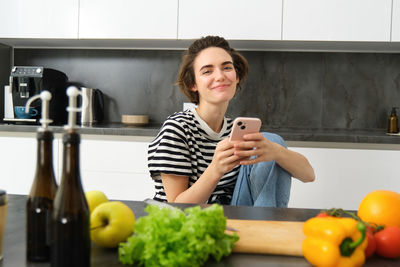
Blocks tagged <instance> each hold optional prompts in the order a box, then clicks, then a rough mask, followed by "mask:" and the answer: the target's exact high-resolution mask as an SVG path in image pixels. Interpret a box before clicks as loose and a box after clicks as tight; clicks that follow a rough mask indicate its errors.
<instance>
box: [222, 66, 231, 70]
mask: <svg viewBox="0 0 400 267" xmlns="http://www.w3.org/2000/svg"><path fill="white" fill-rule="evenodd" d="M231 69H233V68H232V67H231V66H225V67H224V70H231Z"/></svg>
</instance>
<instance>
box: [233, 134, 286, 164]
mask: <svg viewBox="0 0 400 267" xmlns="http://www.w3.org/2000/svg"><path fill="white" fill-rule="evenodd" d="M243 139H244V141H241V142H236V143H235V144H234V148H235V152H234V154H235V155H236V156H238V157H241V158H244V160H242V161H240V164H241V165H250V164H255V163H258V162H261V161H271V160H275V161H276V158H277V157H278V153H279V152H280V149H281V148H283V147H282V146H280V145H279V144H277V143H274V142H271V141H269V140H268V139H266V138H265V137H264V136H263V135H262V134H261V133H254V134H246V135H244V136H243ZM254 156H256V157H254ZM251 157H252V158H251ZM246 158H247V159H246Z"/></svg>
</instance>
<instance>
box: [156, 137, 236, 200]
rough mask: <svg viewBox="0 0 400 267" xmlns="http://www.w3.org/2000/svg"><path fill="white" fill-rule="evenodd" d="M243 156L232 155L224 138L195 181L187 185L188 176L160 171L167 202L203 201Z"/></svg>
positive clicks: (232, 151)
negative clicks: (209, 162)
mask: <svg viewBox="0 0 400 267" xmlns="http://www.w3.org/2000/svg"><path fill="white" fill-rule="evenodd" d="M241 160H243V158H241V157H239V156H236V155H234V147H233V144H232V143H230V142H229V140H228V138H225V139H224V140H222V141H221V142H219V143H218V145H217V147H216V149H215V152H214V156H213V159H212V162H211V164H210V165H209V166H208V167H207V169H206V170H205V171H204V173H203V174H202V175H201V176H200V177H199V178H198V179H197V181H196V182H195V183H194V184H193V185H192V186H191V187H188V186H189V177H187V176H178V175H172V174H165V173H161V180H162V183H163V186H164V191H165V194H166V195H167V200H168V202H179V203H199V204H201V203H205V202H206V201H207V200H208V199H209V198H210V195H211V193H212V192H213V191H214V189H215V187H216V186H217V184H218V182H219V180H220V179H221V177H222V176H223V175H224V174H225V173H227V172H229V171H231V170H232V169H233V168H234V167H235V166H237V165H238V164H239V162H240V161H241Z"/></svg>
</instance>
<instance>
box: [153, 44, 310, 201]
mask: <svg viewBox="0 0 400 267" xmlns="http://www.w3.org/2000/svg"><path fill="white" fill-rule="evenodd" d="M247 73H248V63H247V61H246V59H245V58H244V57H243V56H241V55H240V54H239V53H238V52H237V51H235V50H234V49H233V48H231V47H230V46H229V44H228V42H227V41H226V40H225V39H224V38H222V37H217V36H207V37H204V38H201V39H198V40H196V41H195V42H194V43H193V44H192V45H191V46H190V47H189V49H188V50H187V51H186V53H185V54H184V56H183V58H182V62H181V66H180V69H179V73H178V79H177V85H178V86H179V88H180V89H181V90H182V91H183V92H184V93H185V95H186V96H187V97H188V98H189V100H190V101H191V102H193V103H195V104H197V105H198V106H197V108H192V109H188V110H185V111H181V112H176V113H174V114H173V115H171V116H169V117H168V118H167V120H166V121H165V122H164V124H163V126H162V128H161V130H160V132H159V134H158V135H157V137H156V138H155V139H154V141H153V142H152V143H151V144H150V145H149V151H148V153H149V157H148V162H149V170H150V174H151V176H152V178H153V179H154V181H155V187H156V194H155V197H154V199H156V200H159V201H168V202H182V203H220V204H231V205H255V206H279V207H284V206H287V203H288V201H289V194H290V185H291V176H293V177H296V178H298V179H299V180H301V181H303V182H308V181H313V180H314V171H313V169H312V167H311V165H310V164H309V162H308V161H307V159H306V158H305V157H304V156H302V155H301V154H299V153H296V152H294V151H290V150H289V149H287V148H286V145H285V143H284V141H283V139H282V138H281V137H280V136H278V135H276V134H272V133H256V134H248V135H245V136H244V138H245V141H243V142H239V143H238V142H230V141H229V138H228V137H229V134H230V131H231V128H232V119H230V118H227V117H225V113H226V110H227V108H228V105H229V102H230V100H231V99H232V98H233V97H234V95H235V93H236V90H238V89H240V88H241V85H242V84H243V82H244V80H245V79H246V77H247ZM253 148H254V149H253Z"/></svg>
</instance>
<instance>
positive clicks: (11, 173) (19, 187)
mask: <svg viewBox="0 0 400 267" xmlns="http://www.w3.org/2000/svg"><path fill="white" fill-rule="evenodd" d="M0 147H1V153H0V166H1V178H0V188H1V189H4V190H6V191H7V193H9V194H21V195H27V194H29V191H30V188H31V186H32V182H33V178H34V176H35V170H36V159H37V140H36V138H35V137H8V136H1V137H0ZM58 151H59V149H58V141H57V140H54V142H53V166H54V172H55V173H56V172H57V169H56V168H57V166H58V161H59V158H58V154H59V152H58Z"/></svg>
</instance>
